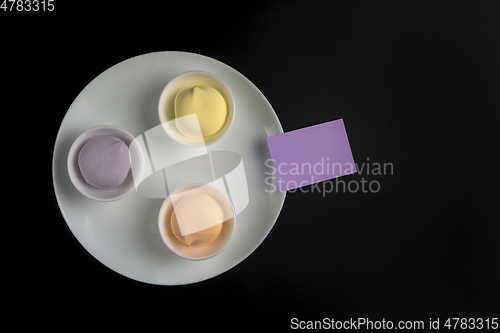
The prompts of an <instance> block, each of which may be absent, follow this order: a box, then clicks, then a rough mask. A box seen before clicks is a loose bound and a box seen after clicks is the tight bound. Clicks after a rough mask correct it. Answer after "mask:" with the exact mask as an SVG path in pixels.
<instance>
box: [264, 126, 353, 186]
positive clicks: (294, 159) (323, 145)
mask: <svg viewBox="0 0 500 333" xmlns="http://www.w3.org/2000/svg"><path fill="white" fill-rule="evenodd" d="M267 145H268V146H269V151H270V153H271V159H272V162H273V166H274V169H275V174H276V181H277V182H278V185H279V189H280V192H285V191H288V190H292V189H295V188H299V187H302V186H306V185H310V184H315V183H319V182H321V181H324V180H328V179H332V178H337V177H340V176H344V175H349V174H352V173H355V172H356V165H355V164H354V159H353V157H352V152H351V147H350V146H349V140H348V139H347V133H346V130H345V127H344V121H343V120H342V119H338V120H334V121H330V122H327V123H323V124H319V125H314V126H310V127H306V128H301V129H298V130H296V131H291V132H287V133H283V134H278V135H274V136H271V137H268V138H267Z"/></svg>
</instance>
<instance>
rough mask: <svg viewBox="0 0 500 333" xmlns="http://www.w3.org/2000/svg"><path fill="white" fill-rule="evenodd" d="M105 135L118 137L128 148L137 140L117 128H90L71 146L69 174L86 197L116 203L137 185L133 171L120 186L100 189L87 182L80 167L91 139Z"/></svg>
mask: <svg viewBox="0 0 500 333" xmlns="http://www.w3.org/2000/svg"><path fill="white" fill-rule="evenodd" d="M103 135H112V136H114V137H117V138H118V139H121V140H123V142H125V144H126V145H127V147H130V144H131V143H132V141H134V139H135V138H134V137H133V136H132V134H130V133H128V132H126V131H124V130H122V129H120V128H119V127H116V126H96V127H92V128H90V129H89V130H87V131H85V132H83V133H82V134H80V136H79V137H78V138H76V140H75V141H74V142H73V145H71V148H70V150H69V153H68V174H69V178H70V179H71V182H72V183H73V185H74V186H75V187H76V189H77V190H78V191H79V192H80V193H81V194H83V195H85V196H86V197H88V198H90V199H94V200H97V201H115V200H118V199H121V198H123V197H125V196H127V195H128V194H129V193H130V192H132V190H134V188H135V185H134V179H133V177H132V172H131V171H129V174H128V175H127V178H125V181H124V182H123V183H121V184H120V185H119V186H117V187H115V188H111V189H100V188H97V187H94V186H92V185H90V184H89V183H87V182H86V181H85V179H84V178H83V175H82V173H81V171H80V168H79V166H78V155H79V154H80V150H81V149H82V147H83V146H84V145H85V144H86V143H87V142H88V141H89V140H90V139H92V138H95V137H98V136H103Z"/></svg>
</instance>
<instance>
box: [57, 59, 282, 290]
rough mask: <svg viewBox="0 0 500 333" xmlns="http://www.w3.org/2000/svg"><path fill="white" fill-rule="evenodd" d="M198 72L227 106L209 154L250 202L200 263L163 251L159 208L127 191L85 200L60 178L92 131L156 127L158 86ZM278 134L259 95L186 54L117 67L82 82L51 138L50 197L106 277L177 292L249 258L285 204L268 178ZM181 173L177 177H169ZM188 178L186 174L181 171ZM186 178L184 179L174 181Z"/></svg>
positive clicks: (220, 67) (136, 131) (216, 65)
mask: <svg viewBox="0 0 500 333" xmlns="http://www.w3.org/2000/svg"><path fill="white" fill-rule="evenodd" d="M190 70H202V71H207V72H210V73H213V74H215V75H217V76H218V77H219V78H221V79H222V80H223V81H224V82H225V83H226V85H227V86H228V87H229V88H230V89H231V91H232V93H233V97H234V100H235V110H236V113H235V119H234V125H233V128H232V130H231V132H230V133H229V135H228V136H227V137H226V138H224V139H223V140H221V141H219V142H217V143H214V144H213V145H210V146H208V147H207V148H208V150H209V151H214V152H215V151H230V152H236V153H238V154H239V155H240V156H241V159H242V161H243V164H244V168H245V173H246V178H247V184H248V195H249V203H248V205H247V206H246V208H245V209H244V210H243V211H241V212H240V213H239V214H238V215H237V218H236V221H237V222H236V223H237V227H236V232H235V235H234V236H233V239H232V240H231V242H230V244H229V245H228V246H227V248H226V249H225V250H224V251H222V252H221V253H220V254H218V255H217V256H215V257H213V258H210V259H208V260H204V261H191V260H186V259H183V258H180V257H179V256H177V255H175V254H174V253H173V252H171V251H170V250H169V249H168V248H167V247H166V246H165V244H164V243H163V241H162V239H161V235H160V233H159V231H158V212H159V210H160V207H161V205H162V203H163V200H164V199H150V198H145V197H142V196H140V195H139V194H138V193H137V192H136V191H134V192H132V193H131V194H130V195H128V196H127V197H125V198H123V199H121V200H118V201H115V202H98V201H94V200H92V199H89V198H86V197H85V196H83V195H82V194H80V193H79V192H78V191H77V190H76V189H75V188H74V186H73V185H72V183H71V181H70V179H69V176H68V170H67V164H66V162H67V157H68V152H69V149H70V147H71V144H72V143H73V141H74V140H75V139H76V138H77V137H78V136H79V135H80V134H81V133H83V132H84V131H86V130H87V129H89V128H91V127H93V126H97V125H113V126H118V127H120V128H122V129H124V130H126V131H127V132H129V133H131V134H132V135H133V136H134V137H138V136H140V135H141V134H143V133H144V132H146V131H148V130H149V129H152V128H154V127H156V126H158V125H160V122H159V120H158V111H157V108H158V99H159V97H160V94H161V91H162V90H163V88H164V87H165V85H166V84H167V83H168V82H169V81H170V80H171V79H172V78H174V77H175V76H177V75H178V74H180V73H183V72H186V71H190ZM280 133H283V129H282V128H281V124H280V122H279V120H278V117H277V116H276V113H275V112H274V110H273V108H272V107H271V105H270V104H269V102H268V101H267V100H266V98H265V97H264V96H263V95H262V93H261V92H260V91H259V90H258V89H257V88H256V87H255V86H254V85H253V84H252V83H251V82H250V81H249V80H248V79H247V78H245V77H244V76H243V75H241V74H240V73H238V72H237V71H236V70H234V69H233V68H231V67H229V66H227V65H225V64H223V63H221V62H219V61H217V60H214V59H211V58H208V57H205V56H201V55H198V54H193V53H186V52H157V53H149V54H144V55H141V56H137V57H134V58H131V59H128V60H125V61H123V62H121V63H119V64H117V65H115V66H113V67H111V68H109V69H108V70H106V71H105V72H103V73H102V74H100V75H99V76H97V77H96V78H95V79H94V80H93V81H92V82H90V83H89V84H88V85H87V86H86V87H85V89H83V91H82V92H81V93H80V94H79V95H78V97H77V98H76V99H75V101H74V102H73V104H72V105H71V107H70V108H69V110H68V112H67V113H66V116H65V117H64V120H63V122H62V124H61V127H60V129H59V133H58V135H57V139H56V143H55V147H54V156H53V166H52V175H53V181H54V190H55V194H56V198H57V202H58V204H59V208H60V209H61V212H62V215H63V217H64V219H65V220H66V223H67V224H68V226H69V228H70V230H71V231H72V232H73V234H74V235H75V237H76V238H77V239H78V241H79V242H80V243H81V244H82V245H83V247H84V248H85V249H87V251H88V252H89V253H90V254H91V255H92V256H94V257H95V258H96V259H97V260H99V261H100V262H101V263H103V264H104V265H106V266H107V267H109V268H111V269H112V270H114V271H116V272H118V273H120V274H122V275H124V276H127V277H129V278H131V279H135V280H138V281H142V282H146V283H152V284H159V285H179V284H188V283H194V282H198V281H202V280H206V279H209V278H211V277H214V276H217V275H219V274H221V273H223V272H225V271H227V270H229V269H230V268H232V267H234V266H236V265H237V264H238V263H240V262H241V261H243V260H244V259H245V258H246V257H247V256H249V255H250V254H251V253H252V252H253V251H254V250H255V249H256V248H257V247H258V246H259V244H260V243H261V242H262V241H263V240H264V238H265V237H266V236H267V234H268V233H269V231H270V230H271V228H272V227H273V225H274V223H275V222H276V219H277V218H278V215H279V213H280V211H281V208H282V206H283V203H284V201H285V192H283V193H281V192H279V191H277V190H276V191H271V190H272V186H271V185H269V183H273V184H274V185H276V183H275V180H274V178H273V177H271V176H270V175H269V174H268V173H269V172H270V171H271V170H270V167H269V165H271V164H269V163H268V162H267V165H266V161H267V160H268V159H270V155H269V151H268V148H267V144H266V137H268V136H271V135H276V134H280ZM178 172H183V171H178ZM186 172H187V171H186ZM182 176H184V177H185V176H186V175H182Z"/></svg>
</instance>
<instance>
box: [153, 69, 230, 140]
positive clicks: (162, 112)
mask: <svg viewBox="0 0 500 333" xmlns="http://www.w3.org/2000/svg"><path fill="white" fill-rule="evenodd" d="M201 85H205V86H210V87H212V88H215V89H217V90H218V91H219V92H220V93H221V95H222V97H224V99H225V100H226V104H227V117H226V122H225V124H224V126H223V127H222V129H221V130H220V131H219V132H217V133H216V134H214V135H211V136H209V137H204V138H189V137H187V136H185V135H183V134H182V133H181V132H179V130H178V129H177V126H176V125H175V121H174V119H175V109H174V100H175V96H177V93H178V92H179V91H181V90H184V89H186V88H191V87H193V86H201ZM158 118H159V119H160V123H161V124H162V127H163V129H164V130H165V132H167V134H168V135H169V136H170V137H171V138H172V139H173V140H175V141H177V142H180V143H183V144H185V145H188V146H195V147H201V146H204V145H210V144H212V143H215V142H217V141H219V140H221V139H222V138H223V137H225V136H226V135H227V134H228V133H229V129H230V128H231V125H232V124H233V121H234V99H233V95H232V94H231V91H230V90H229V88H228V87H227V86H226V84H225V83H224V82H222V80H221V79H219V78H218V77H217V76H215V75H213V74H211V73H208V72H204V71H189V72H185V73H182V74H180V75H178V76H176V77H175V78H173V79H172V80H171V81H170V82H169V83H168V84H167V85H166V86H165V88H164V89H163V91H162V93H161V95H160V100H159V102H158Z"/></svg>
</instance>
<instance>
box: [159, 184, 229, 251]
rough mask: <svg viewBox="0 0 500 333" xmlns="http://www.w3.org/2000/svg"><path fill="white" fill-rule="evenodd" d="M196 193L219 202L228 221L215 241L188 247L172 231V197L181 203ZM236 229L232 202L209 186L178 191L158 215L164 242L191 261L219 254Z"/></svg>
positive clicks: (163, 205) (196, 185)
mask: <svg viewBox="0 0 500 333" xmlns="http://www.w3.org/2000/svg"><path fill="white" fill-rule="evenodd" d="M194 191H198V192H196V193H200V192H201V193H206V194H208V195H210V196H211V197H212V198H214V199H215V200H217V202H218V203H219V204H220V206H221V207H222V210H223V213H224V216H225V218H227V219H226V221H225V222H224V224H223V226H222V231H221V233H220V235H219V236H218V237H217V238H216V239H215V240H213V241H212V242H210V243H208V244H205V245H201V246H192V247H187V246H186V245H185V244H184V243H182V242H181V241H179V240H178V239H177V238H176V237H175V235H174V233H173V231H172V227H171V224H170V222H171V216H172V212H173V211H174V205H173V203H172V197H173V196H175V201H176V202H179V200H181V199H182V198H183V197H184V196H186V195H189V194H193V193H195V192H194ZM235 227H236V214H235V213H234V208H233V206H232V204H231V202H230V201H229V200H228V199H227V198H226V197H225V196H224V195H222V194H221V193H220V192H219V191H218V190H216V189H215V188H213V187H211V186H209V185H200V184H194V185H193V184H192V185H187V186H184V187H181V188H179V189H177V190H176V191H174V192H172V193H171V194H170V195H169V196H168V197H167V199H165V201H164V202H163V204H162V206H161V208H160V212H159V214H158V228H159V230H160V235H161V237H162V239H163V242H164V243H165V244H166V245H167V247H168V248H169V249H170V250H171V251H172V252H174V253H175V254H177V255H178V256H180V257H182V258H185V259H190V260H204V259H209V258H212V257H214V256H216V255H217V254H219V253H220V252H221V251H222V250H224V249H225V248H226V246H227V244H228V243H229V241H230V239H231V238H232V237H233V235H234V229H235Z"/></svg>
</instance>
